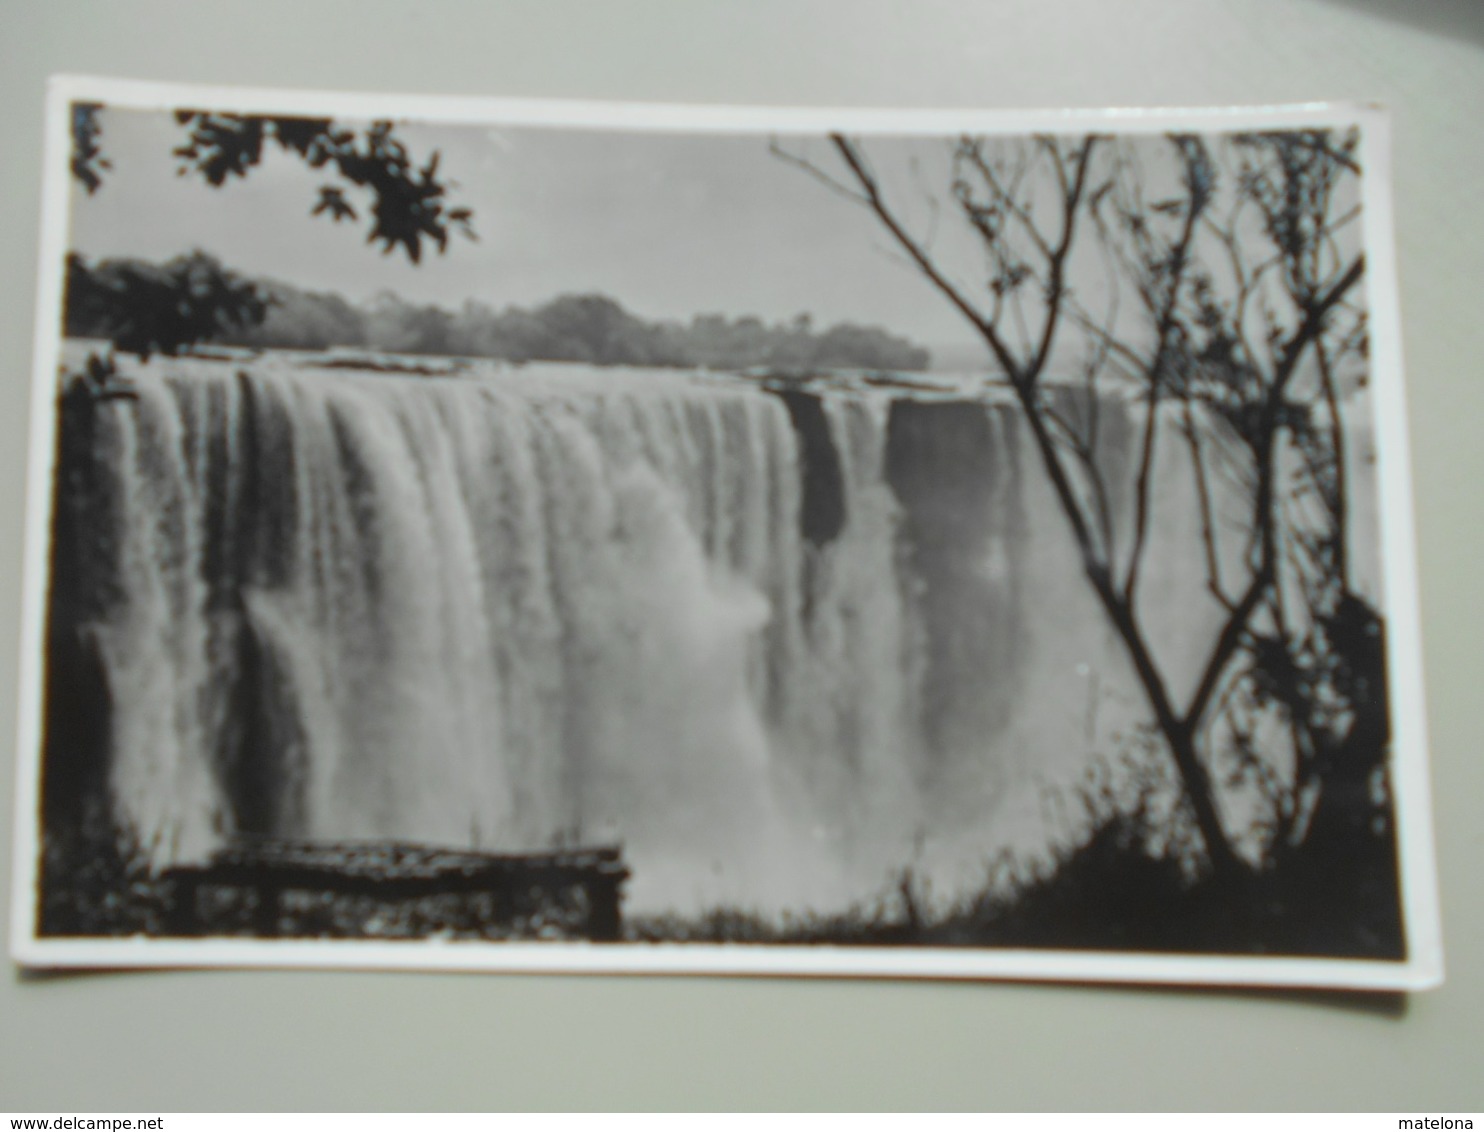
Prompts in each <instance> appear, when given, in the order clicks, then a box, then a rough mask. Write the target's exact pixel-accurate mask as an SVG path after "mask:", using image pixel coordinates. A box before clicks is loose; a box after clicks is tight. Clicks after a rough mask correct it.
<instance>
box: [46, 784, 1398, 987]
mask: <svg viewBox="0 0 1484 1132" xmlns="http://www.w3.org/2000/svg"><path fill="white" fill-rule="evenodd" d="M1373 816H1374V815H1373ZM1150 834H1151V830H1150V828H1149V826H1148V824H1147V816H1146V815H1145V814H1144V813H1143V812H1141V811H1139V810H1135V811H1132V812H1129V811H1120V812H1113V813H1104V814H1103V815H1102V816H1101V817H1100V818H1098V819H1097V820H1096V821H1095V822H1094V823H1093V824H1092V825H1091V826H1090V827H1089V828H1088V830H1087V831H1086V833H1085V834H1083V835H1082V836H1081V837H1080V838H1078V839H1077V840H1076V841H1075V844H1073V845H1071V846H1070V847H1068V848H1066V849H1063V850H1062V851H1061V852H1059V853H1057V854H1055V855H1053V856H1052V857H1051V858H1050V859H1049V860H1046V861H1042V862H1039V863H1036V864H1027V863H1026V862H1024V861H1018V860H1015V859H1013V858H1010V857H1002V858H1001V859H1000V860H998V861H996V862H994V863H993V865H992V866H991V867H990V868H989V869H987V870H986V880H985V883H984V886H983V888H982V889H981V890H980V891H979V892H978V893H976V894H973V895H971V896H969V897H967V898H965V899H962V900H960V901H958V902H957V903H955V904H953V905H952V906H950V907H946V908H942V907H937V906H935V903H934V901H933V899H932V896H931V893H930V891H929V890H928V887H927V885H926V884H924V883H923V882H922V881H920V880H919V878H917V877H916V876H914V874H913V873H912V872H911V871H910V870H907V871H904V872H903V873H902V874H901V876H900V877H899V878H898V880H897V882H896V884H895V885H894V886H892V887H891V888H890V889H889V890H887V891H885V892H883V894H882V895H881V896H880V897H879V898H878V899H877V900H875V901H873V902H870V903H868V904H866V905H862V906H859V907H855V908H852V909H850V910H848V911H845V912H842V913H837V914H829V915H795V916H784V917H782V918H773V917H767V916H763V915H760V914H757V913H755V912H751V911H748V910H746V909H740V908H717V909H713V910H711V911H709V912H705V913H702V914H700V915H696V916H647V917H630V918H628V919H626V920H625V921H624V922H623V923H622V927H621V928H620V927H619V917H618V900H619V891H618V885H619V884H621V883H622V877H623V875H626V874H625V873H624V872H623V870H622V866H621V864H616V862H617V861H618V858H617V857H616V856H615V855H612V854H611V853H610V856H608V857H604V858H603V860H602V861H601V862H596V863H593V862H588V864H590V865H593V867H592V868H591V869H589V870H588V872H587V875H583V870H584V868H585V866H584V865H583V863H582V862H581V861H578V860H577V859H576V858H577V857H580V856H581V855H580V854H578V855H576V857H573V860H572V861H566V860H565V858H564V860H563V861H562V862H556V861H555V858H553V859H552V860H550V861H548V860H547V859H546V857H547V856H550V855H544V856H542V858H541V860H539V861H538V860H536V858H530V860H531V861H534V862H535V865H536V866H537V867H536V869H535V871H534V872H531V873H530V874H529V875H528V876H527V877H526V879H527V880H529V881H530V883H524V882H522V881H518V880H517V881H512V880H511V879H510V877H508V876H507V877H505V878H504V879H503V880H499V879H498V878H497V881H498V883H494V882H492V883H489V884H486V885H484V886H483V887H480V884H479V883H478V878H474V879H473V880H471V876H472V874H469V875H466V876H465V877H464V879H463V881H462V882H460V881H459V880H457V879H454V880H453V881H452V882H451V883H450V882H447V881H446V880H445V883H443V884H442V887H441V889H439V888H438V885H437V884H436V883H434V884H423V887H418V886H419V884H420V883H422V882H420V881H419V880H418V879H417V877H413V876H412V874H413V873H416V872H417V870H416V869H415V868H413V869H411V871H409V870H408V869H405V868H399V867H389V868H387V869H385V870H383V871H382V872H381V873H380V874H379V875H376V876H372V877H370V879H369V881H368V880H367V876H366V874H365V872H364V869H362V870H361V871H360V875H358V873H357V869H356V868H354V867H351V865H350V864H348V865H347V866H346V868H345V870H344V875H343V876H341V877H339V878H337V879H334V880H333V881H330V880H326V879H325V878H324V877H322V876H321V877H318V879H315V878H313V877H309V876H308V875H307V874H306V876H305V877H303V878H299V880H298V881H297V882H296V883H293V884H289V883H287V882H283V887H282V890H281V893H280V894H279V895H277V896H275V897H274V899H273V902H272V904H271V905H270V904H269V903H267V902H265V900H264V897H263V891H264V890H263V887H262V884H261V881H262V879H263V878H262V877H259V878H258V879H257V880H254V879H253V875H254V874H253V872H252V870H253V869H254V868H255V867H257V866H256V865H254V862H253V859H252V858H253V854H252V852H251V851H249V852H248V854H247V856H246V858H244V855H243V854H242V852H240V851H237V852H228V853H226V854H223V855H222V857H221V858H220V859H219V861H218V862H217V865H216V866H212V867H208V868H207V869H206V870H190V872H191V873H192V874H193V880H194V881H196V882H199V884H196V885H193V887H192V888H191V889H189V890H186V889H183V888H182V885H181V883H180V882H181V875H180V873H176V874H173V875H172V874H169V873H167V874H166V875H164V876H153V875H151V874H150V872H149V870H148V869H147V868H146V867H145V866H144V864H143V861H142V858H141V857H140V856H139V855H138V854H134V853H121V852H119V850H118V849H117V846H118V845H119V844H120V843H121V841H120V839H119V838H118V836H117V833H116V831H112V830H109V829H108V828H107V827H106V825H105V824H104V823H102V822H101V821H100V820H98V818H97V814H96V813H95V814H94V816H93V820H92V821H91V822H90V823H89V824H88V826H87V828H86V829H80V830H78V831H76V835H75V836H73V837H71V838H48V839H47V842H46V862H45V872H46V876H47V883H46V884H45V885H44V887H43V895H42V901H41V934H43V935H51V936H57V935H62V936H126V935H135V934H145V935H150V936H157V937H159V936H181V935H186V936H191V935H195V936H200V935H238V936H241V935H246V936H257V937H267V936H282V937H298V938H382V939H409V938H411V939H416V938H429V937H444V938H455V939H484V940H513V939H553V940H560V939H615V938H622V939H624V940H628V941H631V942H637V943H647V942H693V943H702V942H704V943H739V944H833V945H842V946H876V947H895V946H926V947H954V948H956V947H983V948H1050V949H1069V950H1095V951H1114V952H1119V951H1128V952H1153V953H1171V954H1173V953H1192V954H1232V955H1291V956H1316V957H1325V958H1356V959H1401V958H1403V957H1404V956H1405V952H1406V948H1405V939H1404V932H1403V925H1402V916H1401V898H1400V891H1399V883H1398V877H1397V871H1396V854H1395V846H1394V837H1393V834H1392V830H1391V826H1390V823H1389V821H1385V820H1384V819H1380V820H1378V821H1377V822H1376V824H1368V823H1367V824H1361V823H1360V822H1356V823H1353V824H1350V825H1348V826H1346V827H1344V828H1341V829H1332V830H1331V831H1330V832H1329V833H1328V834H1325V835H1324V836H1323V837H1322V839H1321V840H1320V841H1318V842H1313V843H1310V844H1308V845H1306V847H1305V848H1304V849H1303V850H1302V851H1298V852H1295V853H1293V854H1292V855H1290V856H1289V857H1287V858H1286V859H1285V860H1284V861H1283V862H1282V863H1281V864H1272V865H1270V866H1269V867H1268V868H1267V869H1265V870H1262V871H1258V872H1255V873H1253V874H1252V875H1251V876H1250V878H1249V879H1247V880H1246V881H1245V882H1244V883H1243V884H1242V885H1241V887H1240V888H1235V887H1232V886H1230V885H1228V884H1226V883H1223V882H1221V881H1218V880H1217V879H1215V878H1214V877H1213V876H1212V875H1211V874H1210V873H1209V871H1205V872H1201V871H1196V872H1192V867H1191V865H1190V863H1189V861H1188V860H1182V859H1181V857H1180V855H1179V853H1178V852H1161V851H1158V850H1154V849H1152V848H1151V846H1150ZM332 848H333V847H332ZM364 851H365V852H369V853H371V854H373V855H374V854H375V853H376V852H377V851H378V850H377V847H364ZM381 851H382V853H383V855H385V854H386V853H391V854H392V855H393V856H395V855H396V850H395V848H393V847H382V850H381ZM319 856H320V857H323V856H324V854H323V853H320V854H319ZM443 856H446V857H450V858H453V857H458V858H460V860H461V861H462V860H463V858H464V857H465V856H467V855H460V854H443ZM567 856H572V855H570V854H569V855H567ZM471 859H472V858H471ZM494 860H496V861H497V862H498V861H499V859H494ZM244 862H245V867H246V872H245V873H244V872H243V867H244ZM362 863H363V864H366V862H362ZM372 863H373V864H374V862H372ZM404 863H406V862H404ZM222 864H225V865H226V866H227V870H226V871H225V872H222V871H221V869H220V866H221V865H222ZM234 864H235V865H236V866H237V868H238V872H237V873H232V867H233V865H234ZM259 864H260V862H259ZM319 864H320V865H323V864H324V862H323V861H320V862H319ZM352 864H353V863H352ZM412 864H416V862H412ZM547 866H555V867H556V868H557V871H558V872H562V876H561V877H560V878H558V879H559V880H561V883H560V884H557V885H556V886H555V887H552V886H551V885H546V886H545V887H543V885H544V884H545V881H544V880H542V877H541V876H540V875H538V874H540V873H541V870H542V868H546V867H547ZM213 867H215V868H217V871H218V872H219V873H220V875H217V876H215V877H213V876H212V875H211V874H212V868H213ZM563 869H565V870H566V871H565V872H563V871H562V870H563ZM547 871H550V869H547ZM569 873H570V875H568V874H569ZM229 874H230V875H229ZM263 875H264V876H267V873H264V874H263ZM409 877H411V878H412V879H411V885H410V887H408V886H407V885H406V883H405V882H406V881H407V879H408V878H409ZM605 878H606V879H605ZM615 878H616V879H615ZM547 879H550V878H547ZM424 880H426V878H424ZM610 881H611V882H612V883H611V884H610V883H609V882H610ZM363 882H366V883H363ZM399 884H402V885H403V887H407V891H405V892H402V891H399V890H398V886H399ZM435 889H436V891H435ZM183 891H190V892H191V893H192V895H191V896H190V897H189V907H186V906H185V904H184V903H183V899H184V898H183V897H182V895H181V893H182V892H183ZM594 894H596V895H594ZM607 899H611V900H612V911H611V919H610V918H608V913H605V912H602V911H601V909H600V910H599V914H598V916H597V918H595V917H594V910H595V909H597V908H599V906H600V905H602V907H604V908H606V907H607V905H606V904H604V901H605V900H607ZM268 907H271V908H272V909H273V911H272V919H271V924H268V925H266V926H265V921H264V909H265V908H268Z"/></svg>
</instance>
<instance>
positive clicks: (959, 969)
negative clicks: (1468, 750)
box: [13, 79, 1441, 989]
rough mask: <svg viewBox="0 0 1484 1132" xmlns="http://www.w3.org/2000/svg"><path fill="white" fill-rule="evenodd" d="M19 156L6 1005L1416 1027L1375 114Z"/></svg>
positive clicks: (664, 111)
mask: <svg viewBox="0 0 1484 1132" xmlns="http://www.w3.org/2000/svg"><path fill="white" fill-rule="evenodd" d="M50 113H51V119H50V123H49V144H50V150H49V154H48V162H49V166H48V177H49V180H48V184H47V187H46V194H45V207H46V213H45V216H44V217H43V246H44V252H43V262H42V265H41V280H42V302H41V313H40V316H39V320H38V344H37V365H36V373H35V379H34V381H35V384H34V387H33V403H34V406H35V414H34V417H33V427H32V434H31V436H32V445H33V451H32V453H31V465H30V466H31V479H30V482H29V485H28V492H29V504H30V507H31V516H30V526H29V532H28V542H27V546H26V555H27V565H28V570H29V573H28V581H27V587H28V588H27V601H28V609H27V617H28V623H27V624H28V628H27V637H26V642H25V647H24V656H23V681H22V700H23V702H22V705H21V713H20V718H21V742H20V751H21V774H22V781H21V783H20V790H21V797H22V801H23V807H22V810H23V812H22V820H21V822H20V824H19V834H18V846H17V852H18V854H19V855H20V857H21V859H22V861H23V862H29V867H30V872H29V877H30V883H29V884H27V885H24V886H18V888H17V890H16V895H15V900H16V911H15V914H14V917H13V920H14V921H15V922H16V924H17V928H16V936H15V942H14V945H13V946H14V950H15V954H16V956H17V958H18V959H19V960H20V961H22V962H23V963H27V964H29V965H34V966H42V967H45V966H88V965H93V966H98V965H105V966H132V965H214V964H222V965H236V966H241V965H248V966H250V965H272V964H296V965H304V964H309V965H317V964H318V965H337V964H338V965H357V966H371V967H375V966H382V965H387V966H402V967H408V966H410V967H429V968H436V967H469V968H487V969H533V968H534V969H592V970H653V971H675V972H678V971H713V972H753V973H759V972H762V973H785V974H807V973H814V974H872V975H927V976H939V977H1016V978H1048V979H1088V980H1105V981H1106V980H1113V981H1118V980H1134V981H1152V982H1178V983H1202V982H1211V983H1257V984H1262V983H1276V984H1301V985H1312V986H1350V987H1371V988H1393V989H1399V988H1407V987H1420V986H1426V985H1432V984H1433V983H1435V982H1436V981H1437V979H1438V977H1439V973H1440V962H1441V960H1440V956H1439V954H1438V950H1439V949H1438V928H1437V922H1436V908H1435V898H1434V897H1433V895H1432V893H1433V884H1434V881H1433V877H1432V875H1431V869H1432V864H1431V836H1432V834H1431V830H1430V827H1429V820H1428V808H1427V799H1426V751H1425V736H1424V734H1423V721H1422V705H1421V687H1420V655H1419V654H1420V648H1419V645H1418V642H1417V638H1416V630H1415V621H1416V612H1415V606H1416V594H1415V583H1414V579H1413V570H1414V567H1413V563H1412V556H1413V553H1414V551H1413V544H1412V537H1411V533H1410V527H1411V515H1410V495H1409V490H1410V489H1409V486H1408V478H1407V477H1408V473H1407V460H1406V446H1405V427H1404V408H1403V400H1404V399H1403V387H1402V373H1401V353H1400V343H1399V340H1398V338H1399V336H1398V333H1397V312H1396V306H1397V300H1396V289H1395V280H1394V270H1395V269H1394V265H1393V262H1392V259H1393V257H1392V252H1391V246H1390V239H1391V235H1390V223H1391V221H1390V215H1389V195H1388V194H1389V170H1388V167H1387V166H1388V163H1389V153H1388V148H1387V135H1386V123H1385V119H1384V116H1383V115H1382V114H1381V113H1380V112H1379V111H1375V110H1373V109H1370V108H1365V107H1359V106H1335V107H1319V108H1316V107H1307V108H1300V109H1292V110H1278V111H1274V110H1269V111H1260V112H1259V111H1254V112H1251V113H1247V114H1242V113H1237V112H1232V111H1226V112H1220V113H1217V112H1207V113H1190V114H1183V115H1182V114H1174V113H1168V112H1167V113H1163V114H1160V115H1149V114H1146V115H1133V114H1127V115H1119V114H1117V113H1113V112H1100V113H1082V114H1072V113H1062V114H1053V113H1047V114H1044V115H1033V114H1026V113H1020V114H1016V115H996V114H993V113H988V112H967V111H965V112H948V111H942V112H937V111H934V112H928V111H915V112H907V111H893V112H888V111H882V112H868V111H850V112H844V111H841V112H829V111H813V110H742V109H736V108H717V109H706V108H702V107H668V108H666V107H657V106H650V107H643V106H597V105H586V104H578V103H571V104H561V103H518V102H516V103H511V102H480V101H477V100H443V99H430V98H426V97H420V98H408V99H404V100H398V99H392V98H388V97H386V96H378V97H375V98H371V97H361V98H357V97H353V96H332V95H324V94H314V95H311V94H302V95H296V94H292V93H289V92H252V91H231V90H212V89H206V88H167V87H160V86H146V85H143V84H128V83H110V82H104V81H101V80H96V81H89V80H81V79H74V80H68V81H63V82H58V83H57V84H56V85H55V86H54V88H53V91H52V103H51V107H50Z"/></svg>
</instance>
